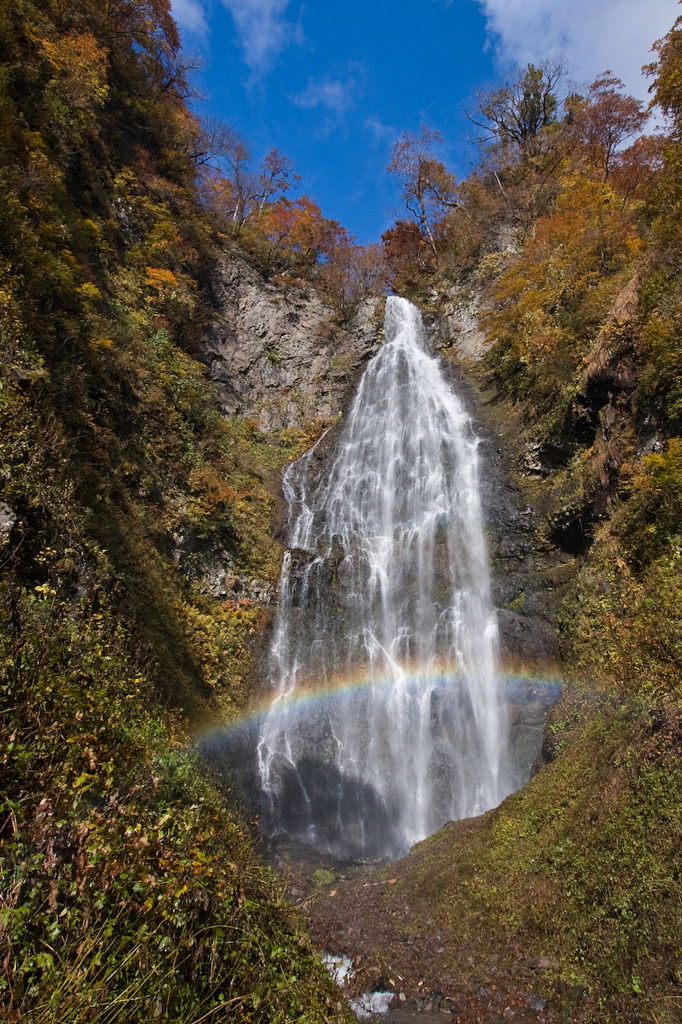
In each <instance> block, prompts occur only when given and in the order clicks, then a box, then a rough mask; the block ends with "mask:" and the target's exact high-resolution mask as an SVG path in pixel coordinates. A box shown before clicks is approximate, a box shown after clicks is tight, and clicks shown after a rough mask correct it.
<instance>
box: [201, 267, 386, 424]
mask: <svg viewBox="0 0 682 1024" xmlns="http://www.w3.org/2000/svg"><path fill="white" fill-rule="evenodd" d="M210 288H211V292H212V306H213V308H214V309H215V310H216V316H215V319H214V320H213V321H212V323H211V324H210V325H209V328H208V330H207V333H206V338H205V345H204V358H205V360H206V361H207V362H208V364H209V366H210V369H211V376H212V378H213V379H214V380H215V381H217V382H218V383H219V385H220V388H219V400H220V403H221V407H222V410H223V412H225V413H227V414H233V413H236V414H239V415H242V416H247V417H250V418H253V419H255V420H257V422H258V424H259V426H260V427H261V429H262V430H263V431H265V432H268V433H271V432H275V431H280V430H283V429H285V428H287V427H300V426H303V425H305V424H310V423H313V422H317V423H319V422H323V423H328V422H330V421H331V420H332V419H333V418H334V417H335V416H336V415H337V414H338V413H339V412H340V411H341V410H342V408H343V406H344V404H345V402H346V399H347V396H348V393H349V390H350V389H351V387H352V385H353V383H354V382H355V380H356V379H357V375H358V371H359V370H360V369H361V367H362V366H363V364H364V363H365V362H366V360H367V359H368V358H369V357H370V356H371V355H372V354H373V353H374V352H375V351H376V349H377V347H378V345H379V338H380V325H381V313H382V307H383V302H382V300H380V299H377V298H370V299H366V300H364V301H363V302H361V303H360V304H359V306H358V307H357V309H356V310H355V312H354V313H353V315H352V316H351V317H350V318H349V319H344V318H343V317H342V316H341V314H340V313H339V312H338V311H337V310H335V309H334V308H333V307H332V306H331V305H329V303H328V302H327V301H326V300H325V299H324V297H323V296H322V295H321V294H320V293H319V292H318V291H316V290H315V289H314V288H312V287H311V286H310V285H307V284H305V283H304V282H302V281H293V282H292V281H291V280H289V279H287V280H286V281H280V282H273V281H266V280H264V279H263V278H262V277H261V275H260V274H258V272H257V271H256V270H254V269H253V268H252V267H250V266H249V265H248V264H247V263H246V262H245V261H244V260H243V259H242V258H240V257H232V258H226V259H225V260H224V261H223V262H221V263H219V264H217V265H216V266H215V267H214V270H213V273H212V275H211V282H210Z"/></svg>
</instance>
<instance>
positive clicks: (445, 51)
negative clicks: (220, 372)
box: [172, 0, 682, 243]
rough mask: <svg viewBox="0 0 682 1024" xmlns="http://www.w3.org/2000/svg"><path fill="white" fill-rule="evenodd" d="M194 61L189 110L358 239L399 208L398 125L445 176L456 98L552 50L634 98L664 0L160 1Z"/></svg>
mask: <svg viewBox="0 0 682 1024" xmlns="http://www.w3.org/2000/svg"><path fill="white" fill-rule="evenodd" d="M172 9H173V13H174V15H175V18H176V20H177V22H178V25H179V28H180V30H181V34H182V37H183V43H184V47H185V49H186V50H187V51H188V52H193V53H196V54H197V55H199V56H200V57H201V59H202V61H203V63H204V68H203V70H202V71H201V72H200V73H199V74H198V76H197V78H196V86H197V89H198V91H199V93H200V94H201V97H202V98H201V100H197V101H196V102H195V104H194V105H195V108H196V110H197V112H198V113H200V114H202V113H205V114H210V115H212V116H215V117H219V118H221V119H223V120H225V121H227V122H228V123H229V124H230V125H231V126H232V127H233V128H234V129H236V130H237V131H238V132H240V133H241V134H242V135H243V137H244V138H245V140H246V141H247V143H248V144H249V147H250V149H251V151H252V153H253V156H254V158H255V159H256V161H257V160H258V159H260V158H262V156H264V154H265V153H266V152H267V151H268V149H270V148H271V147H272V146H276V147H277V148H278V149H280V150H281V151H282V152H283V153H285V154H286V155H287V156H288V157H289V158H290V159H291V160H292V162H293V164H294V169H295V170H296V172H297V173H298V174H299V175H300V176H301V190H302V191H304V192H306V193H308V194H310V195H312V196H314V197H315V198H316V199H317V201H318V202H319V204H320V206H321V208H322V212H323V213H324V214H325V216H327V217H333V218H334V219H336V220H338V221H340V222H341V223H342V224H344V225H345V227H347V228H348V229H349V230H350V231H351V232H352V233H353V234H355V235H356V236H357V240H358V241H359V242H362V243H365V242H370V241H377V240H378V239H379V237H380V235H381V232H382V231H384V230H386V228H387V227H389V226H390V224H391V223H392V222H393V220H394V219H395V216H396V214H398V213H399V212H400V199H399V196H398V194H397V189H396V186H395V183H394V182H392V181H391V179H390V178H389V176H388V175H387V174H386V173H385V167H386V164H387V163H388V160H389V159H390V150H391V146H392V145H393V143H394V142H395V140H396V139H397V138H398V136H399V135H400V133H401V132H402V131H403V130H408V131H418V130H419V128H420V126H421V125H422V124H424V123H425V124H428V125H429V127H431V128H436V129H438V130H440V131H441V133H442V135H443V145H442V146H441V147H440V156H441V159H443V160H444V162H445V163H446V164H447V165H448V167H449V168H450V169H451V170H454V171H455V172H456V173H457V174H458V176H460V177H462V176H464V175H465V174H466V171H467V168H468V167H469V166H470V163H471V160H472V159H473V158H474V157H475V152H474V150H473V147H472V145H471V142H470V139H471V136H472V134H473V128H472V126H471V124H470V123H469V122H468V121H467V120H466V118H465V116H464V110H466V109H471V108H472V107H473V105H474V104H475V96H476V93H477V92H478V91H479V90H481V89H485V88H487V87H490V86H493V85H495V84H497V83H499V81H500V80H502V79H503V78H504V76H505V74H509V72H510V69H511V68H512V67H513V66H514V65H515V64H525V63H527V62H528V61H539V60H542V59H543V58H544V57H556V56H559V55H561V56H564V57H565V58H566V59H567V61H568V64H569V66H570V68H571V74H572V78H573V79H574V80H575V82H577V83H579V84H580V83H586V82H589V81H591V80H592V79H593V78H594V77H595V76H596V75H597V74H599V73H600V72H602V71H604V70H606V69H607V68H610V69H611V70H613V72H614V73H616V74H618V75H620V77H621V78H623V80H624V81H625V82H626V85H627V87H628V89H629V91H631V92H633V93H634V94H635V95H638V96H639V97H641V98H646V90H647V82H646V81H645V80H644V79H643V78H642V76H641V74H640V71H639V69H640V67H641V65H642V64H643V63H645V62H647V61H649V60H651V55H650V53H649V50H650V47H651V44H652V43H653V42H654V40H655V39H657V38H659V37H660V36H662V35H664V34H665V33H666V32H667V31H668V29H669V28H670V27H671V25H672V24H673V21H674V20H675V18H676V16H677V15H678V14H679V13H682V10H681V9H680V7H679V6H678V3H677V0H572V2H571V3H570V4H568V3H566V0H344V2H343V3H339V2H338V0H335V2H331V0H307V2H306V3H301V2H300V0H172Z"/></svg>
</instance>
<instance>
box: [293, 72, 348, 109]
mask: <svg viewBox="0 0 682 1024" xmlns="http://www.w3.org/2000/svg"><path fill="white" fill-rule="evenodd" d="M354 92H355V82H354V81H353V80H352V79H349V80H348V81H346V82H342V81H341V80H340V79H339V78H320V79H318V80H317V81H316V80H314V79H312V78H311V79H310V81H309V82H308V85H307V86H306V88H305V89H304V91H303V92H302V93H301V94H300V95H299V96H294V97H293V101H294V103H295V104H296V106H297V107H303V109H304V110H311V109H312V108H313V107H327V109H329V110H333V111H334V112H335V113H336V114H338V115H339V116H340V115H341V114H343V113H344V111H346V110H347V109H348V108H349V107H350V106H351V105H352V103H353V93H354Z"/></svg>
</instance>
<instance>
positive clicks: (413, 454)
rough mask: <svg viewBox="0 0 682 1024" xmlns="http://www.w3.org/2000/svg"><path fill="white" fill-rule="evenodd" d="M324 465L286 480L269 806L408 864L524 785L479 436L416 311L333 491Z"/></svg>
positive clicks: (332, 846) (314, 832)
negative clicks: (504, 690) (501, 642)
mask: <svg viewBox="0 0 682 1024" xmlns="http://www.w3.org/2000/svg"><path fill="white" fill-rule="evenodd" d="M314 461H315V451H314V450H313V451H312V452H308V453H307V455H305V456H304V457H303V458H301V459H299V460H298V461H297V462H295V463H293V464H292V465H291V466H290V467H289V468H288V470H287V471H286V474H285V477H284V489H285V496H286V498H287V499H288V501H289V507H290V520H289V528H290V535H289V550H288V552H287V554H286V557H285V560H284V567H283V572H282V579H281V609H280V612H279V614H278V618H277V621H276V624H275V633H274V639H273V644H272V650H271V672H272V680H273V684H274V687H275V692H274V697H273V701H272V705H271V707H270V711H269V712H268V714H267V715H266V717H265V719H264V721H263V723H262V725H261V728H260V734H259V739H258V748H257V753H258V770H259V774H260V784H261V788H262V794H263V813H264V817H265V819H266V824H267V827H269V828H270V829H271V830H272V831H275V832H276V831H284V832H287V833H288V834H290V835H292V836H294V837H296V838H297V839H301V840H304V841H305V842H308V843H310V844H311V845H313V846H315V847H316V848H318V849H320V850H323V851H325V852H328V853H332V854H334V855H335V856H337V857H341V858H343V857H390V858H395V857H398V856H401V855H403V854H404V853H405V852H406V851H407V850H408V849H409V847H410V846H411V845H412V844H413V843H415V842H416V841H418V840H420V839H423V838H424V837H425V836H427V835H429V834H430V833H432V832H433V831H435V830H436V829H437V828H438V827H440V826H441V825H442V824H443V823H444V822H445V821H448V820H450V819H456V818H462V817H468V816H471V815H475V814H480V813H482V812H483V811H485V810H487V809H488V808H490V807H493V806H495V805H496V804H497V803H498V802H499V801H500V800H501V799H502V797H503V796H505V795H506V793H507V792H509V790H510V789H511V786H509V785H508V783H507V779H506V774H507V773H506V769H505V764H506V733H507V726H506V717H505V713H504V710H503V705H502V702H501V699H500V692H499V685H498V679H497V675H496V650H497V630H496V623H495V616H494V612H493V609H492V606H491V602H490V596H489V577H488V566H487V558H486V549H485V542H484V538H483V530H482V525H481V510H480V501H479V493H478V482H477V439H476V437H475V436H474V433H473V430H472V424H471V421H470V419H469V417H468V415H467V414H466V412H465V410H464V409H463V407H462V405H461V403H460V401H459V399H458V398H457V397H456V396H455V395H454V394H453V392H452V391H451V389H450V387H449V386H448V384H447V383H446V381H445V379H444V378H443V375H442V374H441V371H440V368H439V365H438V363H437V361H436V359H435V358H434V357H433V356H431V355H430V354H429V353H428V351H427V344H426V339H425V335H424V330H423V327H422V323H421V317H420V314H419V312H418V310H417V309H416V308H415V307H414V306H413V305H411V304H410V303H409V302H408V301H407V300H405V299H400V298H389V299H388V301H387V306H386V321H385V341H384V344H383V345H382V347H381V349H380V350H379V352H378V354H377V355H376V356H375V357H374V358H373V359H372V361H371V362H370V363H369V364H368V366H367V369H366V371H365V373H364V376H363V378H362V381H361V383H360V386H359V389H358V392H357V395H356V397H355V400H354V402H353V404H352V407H351V410H350V413H349V415H348V418H347V422H346V425H345V428H344V430H343V433H342V435H341V437H340V440H339V443H338V448H337V452H336V456H335V458H334V461H333V464H332V466H331V469H330V470H329V471H328V472H327V473H326V474H325V473H323V474H322V475H321V477H320V479H319V480H318V481H315V480H314V479H312V477H313V472H312V467H313V464H314ZM344 683H346V684H348V685H347V686H344ZM360 684H364V685H360ZM320 692H322V693H324V694H326V696H325V697H324V699H322V698H318V699H311V698H314V695H315V693H318V694H319V693H320ZM304 698H305V699H304Z"/></svg>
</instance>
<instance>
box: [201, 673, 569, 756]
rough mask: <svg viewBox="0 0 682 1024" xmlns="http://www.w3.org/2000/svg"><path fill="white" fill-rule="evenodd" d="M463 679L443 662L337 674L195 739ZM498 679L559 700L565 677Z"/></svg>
mask: <svg viewBox="0 0 682 1024" xmlns="http://www.w3.org/2000/svg"><path fill="white" fill-rule="evenodd" d="M463 676H464V672H463V671H462V670H459V671H457V670H454V669H453V666H452V665H448V664H445V663H443V662H441V663H435V664H431V665H428V666H425V667H418V666H409V667H407V666H397V667H396V668H395V670H394V671H393V672H391V673H386V674H385V675H383V676H380V677H377V676H374V675H371V674H370V673H369V672H368V671H367V668H366V667H365V668H364V670H360V671H358V672H357V673H356V674H354V675H351V676H349V675H343V674H338V675H337V676H334V677H332V678H326V679H323V680H320V679H319V678H313V677H310V678H308V679H302V680H300V681H299V682H297V684H296V686H295V687H294V688H292V689H291V690H289V691H288V692H283V693H281V694H277V693H274V692H273V691H270V692H269V693H267V694H263V695H262V696H261V699H260V700H259V701H256V702H253V703H251V704H249V705H248V706H247V707H246V708H245V709H243V710H242V711H241V712H237V713H235V714H234V716H230V717H226V718H225V720H223V721H221V722H213V723H212V724H211V725H210V726H209V727H208V728H205V727H204V728H203V729H202V731H201V734H200V735H198V736H195V737H194V738H195V740H197V741H209V742H210V740H216V739H217V738H218V737H219V736H221V735H222V736H223V737H224V738H227V737H228V736H229V735H230V734H231V733H236V732H239V731H241V730H250V729H253V728H255V727H257V726H258V724H259V723H260V722H261V721H262V719H263V718H265V716H266V715H268V714H271V713H273V712H275V713H276V712H277V706H278V704H280V705H281V709H282V712H285V711H286V712H287V713H290V712H293V711H304V709H305V708H306V707H313V706H315V705H319V704H324V702H325V701H330V700H335V701H336V700H339V699H346V700H351V699H353V697H355V696H356V695H357V694H358V693H360V692H362V691H363V690H366V689H369V688H370V687H374V688H380V689H381V688H385V689H390V688H391V687H392V686H395V684H396V681H397V680H398V679H400V681H401V682H402V684H403V685H404V686H405V687H406V689H407V690H408V692H409V689H410V687H411V686H413V687H414V688H416V687H417V686H420V687H421V686H423V685H424V684H425V683H428V684H429V685H430V686H431V687H434V688H445V687H449V686H452V684H453V682H454V681H456V680H457V679H458V678H460V679H461V678H463ZM497 677H498V679H499V680H501V682H502V684H503V687H504V688H505V689H507V690H511V689H513V688H514V687H535V688H537V689H540V690H546V691H549V692H554V691H556V694H557V697H558V694H559V690H560V688H561V686H562V684H563V677H562V674H561V671H560V669H559V666H558V665H557V663H556V662H546V663H544V664H537V663H536V664H532V665H527V664H522V663H511V662H507V663H504V664H503V665H502V666H500V667H499V668H498V671H497Z"/></svg>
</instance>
